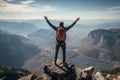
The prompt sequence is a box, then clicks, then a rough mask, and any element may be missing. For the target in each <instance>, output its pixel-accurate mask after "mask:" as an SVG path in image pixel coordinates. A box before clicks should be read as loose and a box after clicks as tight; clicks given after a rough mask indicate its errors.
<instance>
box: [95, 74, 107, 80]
mask: <svg viewBox="0 0 120 80" xmlns="http://www.w3.org/2000/svg"><path fill="white" fill-rule="evenodd" d="M94 80H106V79H105V77H104V76H103V75H102V73H101V72H96V74H95V75H94Z"/></svg>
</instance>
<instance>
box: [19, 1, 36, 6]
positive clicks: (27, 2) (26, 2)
mask: <svg viewBox="0 0 120 80" xmlns="http://www.w3.org/2000/svg"><path fill="white" fill-rule="evenodd" d="M35 1H36V0H26V1H20V3H21V4H25V5H27V4H32V3H33V2H35Z"/></svg>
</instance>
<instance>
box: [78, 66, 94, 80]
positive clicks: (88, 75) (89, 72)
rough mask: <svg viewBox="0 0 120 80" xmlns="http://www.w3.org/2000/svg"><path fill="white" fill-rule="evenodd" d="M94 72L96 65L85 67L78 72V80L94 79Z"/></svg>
mask: <svg viewBox="0 0 120 80" xmlns="http://www.w3.org/2000/svg"><path fill="white" fill-rule="evenodd" d="M93 72H94V67H88V68H85V69H83V70H81V71H79V72H78V73H77V74H79V75H77V76H78V80H92V77H93Z"/></svg>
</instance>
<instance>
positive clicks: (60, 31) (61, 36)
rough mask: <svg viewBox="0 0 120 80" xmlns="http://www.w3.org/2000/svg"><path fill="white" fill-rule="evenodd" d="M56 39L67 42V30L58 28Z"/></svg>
mask: <svg viewBox="0 0 120 80" xmlns="http://www.w3.org/2000/svg"><path fill="white" fill-rule="evenodd" d="M56 39H57V40H58V41H65V40H66V32H65V29H64V28H63V27H58V29H57V35H56Z"/></svg>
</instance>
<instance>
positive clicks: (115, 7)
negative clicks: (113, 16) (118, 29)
mask: <svg viewBox="0 0 120 80" xmlns="http://www.w3.org/2000/svg"><path fill="white" fill-rule="evenodd" d="M107 10H109V11H112V10H120V6H114V7H110V8H108V9H107Z"/></svg>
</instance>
